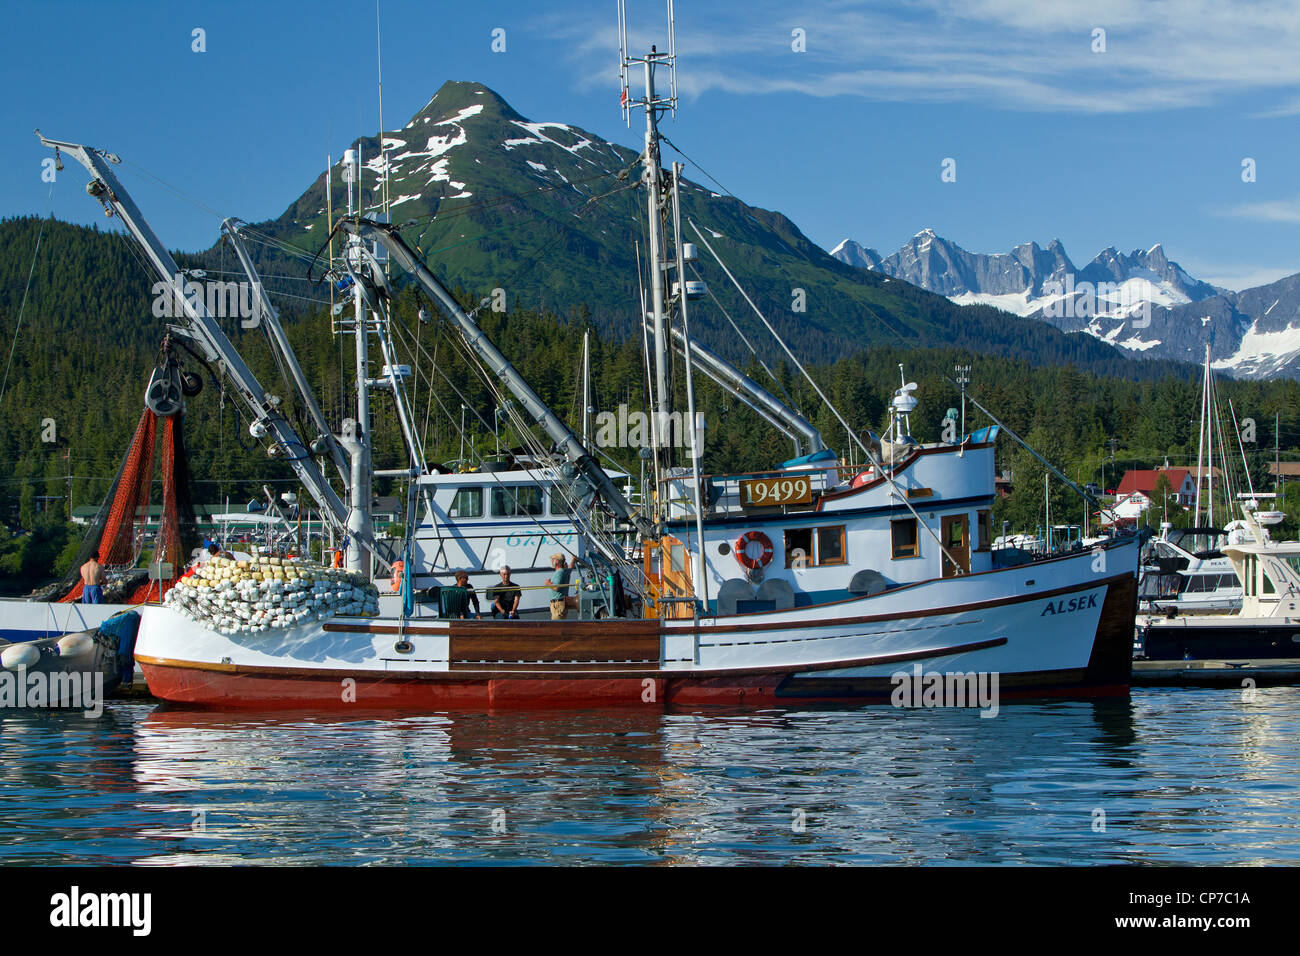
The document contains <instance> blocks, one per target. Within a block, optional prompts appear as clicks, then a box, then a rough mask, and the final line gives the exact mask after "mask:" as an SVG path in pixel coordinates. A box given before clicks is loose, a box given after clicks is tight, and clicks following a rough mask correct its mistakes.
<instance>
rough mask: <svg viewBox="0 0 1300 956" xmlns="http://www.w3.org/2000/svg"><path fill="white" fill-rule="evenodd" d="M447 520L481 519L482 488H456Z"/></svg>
mask: <svg viewBox="0 0 1300 956" xmlns="http://www.w3.org/2000/svg"><path fill="white" fill-rule="evenodd" d="M447 517H449V518H481V517H483V489H482V488H457V489H456V497H455V498H453V499H452V500H451V508H450V509H449V510H448V512H447Z"/></svg>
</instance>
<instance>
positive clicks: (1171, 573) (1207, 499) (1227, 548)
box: [1134, 345, 1300, 660]
mask: <svg viewBox="0 0 1300 956" xmlns="http://www.w3.org/2000/svg"><path fill="white" fill-rule="evenodd" d="M1229 411H1230V412H1231V413H1232V423H1231V424H1232V426H1233V429H1234V432H1236V413H1235V411H1233V410H1232V408H1231V403H1229ZM1236 434H1237V440H1238V449H1239V450H1240V451H1241V459H1242V466H1243V472H1244V474H1245V479H1246V485H1247V490H1246V491H1244V492H1237V493H1234V490H1233V489H1234V484H1233V481H1232V476H1231V471H1230V469H1229V468H1228V467H1227V464H1228V450H1227V447H1226V443H1225V442H1224V436H1223V422H1222V418H1221V415H1220V411H1219V405H1218V397H1217V394H1216V389H1215V383H1214V374H1213V369H1212V366H1211V364H1210V347H1209V346H1208V345H1207V346H1206V348H1205V365H1204V383H1203V388H1202V394H1201V426H1200V435H1199V438H1198V446H1199V447H1198V450H1197V464H1196V474H1197V489H1196V501H1195V505H1194V509H1195V510H1194V513H1193V524H1194V525H1196V527H1192V528H1187V529H1182V530H1174V529H1169V530H1167V531H1166V533H1165V535H1164V536H1163V537H1162V538H1157V539H1153V540H1152V541H1151V543H1150V545H1149V547H1151V548H1152V549H1153V551H1152V555H1153V560H1154V561H1155V562H1156V566H1155V567H1153V568H1151V569H1150V570H1149V571H1148V572H1147V574H1146V575H1145V576H1144V579H1143V581H1142V592H1143V601H1142V607H1141V613H1140V614H1139V615H1138V618H1137V631H1136V638H1135V641H1134V652H1135V654H1136V655H1137V656H1139V657H1142V658H1145V659H1147V660H1220V659H1229V660H1256V659H1275V660H1276V659H1285V658H1295V657H1300V608H1298V606H1300V542H1296V541H1274V540H1273V539H1272V538H1271V536H1270V535H1269V532H1268V528H1269V526H1272V525H1276V524H1278V523H1279V522H1280V521H1281V520H1282V519H1283V518H1284V517H1285V514H1283V513H1282V512H1278V511H1273V510H1266V509H1262V508H1261V507H1260V502H1261V500H1264V501H1267V500H1268V499H1271V498H1273V497H1275V496H1274V495H1273V494H1268V493H1263V492H1257V491H1255V488H1254V486H1253V484H1252V482H1251V479H1250V469H1249V468H1248V467H1246V458H1245V451H1244V448H1243V446H1242V445H1241V439H1240V433H1236ZM1216 445H1217V446H1218V448H1219V461H1220V462H1221V463H1223V465H1224V466H1225V467H1224V470H1223V480H1222V482H1221V483H1220V485H1221V489H1220V490H1221V491H1222V492H1224V496H1225V500H1226V502H1227V503H1228V504H1227V507H1228V508H1232V507H1234V506H1235V507H1236V508H1237V509H1238V510H1239V511H1240V512H1241V517H1240V518H1236V519H1233V520H1231V521H1228V522H1226V523H1225V525H1224V527H1223V528H1222V529H1217V528H1215V527H1214V524H1215V511H1214V509H1215V497H1214V493H1215V484H1214V476H1215V470H1214V449H1215V446H1216ZM1203 478H1204V480H1202V479H1203ZM1203 490H1204V491H1205V495H1204V509H1203V508H1202V491H1203ZM1219 514H1220V515H1221V516H1223V517H1227V516H1228V514H1230V512H1226V513H1225V511H1224V510H1223V509H1222V508H1221V509H1220V511H1219ZM1202 515H1204V518H1205V522H1206V526H1204V527H1202V526H1201V518H1202ZM1211 582H1213V586H1211ZM1162 589H1163V590H1164V592H1165V593H1164V594H1163V595H1162V594H1161V590H1162ZM1148 595H1149V597H1148Z"/></svg>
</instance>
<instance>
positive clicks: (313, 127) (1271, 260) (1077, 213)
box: [0, 0, 1300, 288]
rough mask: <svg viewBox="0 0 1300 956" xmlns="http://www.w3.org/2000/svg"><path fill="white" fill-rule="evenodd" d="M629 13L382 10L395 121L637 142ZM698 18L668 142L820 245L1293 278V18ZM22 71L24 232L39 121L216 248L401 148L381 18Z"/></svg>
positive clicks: (788, 10) (12, 9) (1069, 0)
mask: <svg viewBox="0 0 1300 956" xmlns="http://www.w3.org/2000/svg"><path fill="white" fill-rule="evenodd" d="M630 8H631V9H630V10H629V26H630V32H631V35H632V46H633V47H634V48H640V47H643V46H645V45H647V44H648V43H650V42H659V43H661V44H662V43H663V42H664V40H665V34H666V31H665V29H664V6H663V4H662V3H660V2H657V0H646V2H636V0H631V2H630ZM615 10H616V5H615V3H614V0H600V2H569V0H559V2H555V3H546V4H538V3H505V2H502V3H494V2H489V0H484V2H478V3H472V4H464V3H456V4H453V3H446V2H406V0H381V2H380V19H381V24H382V27H383V32H382V54H383V79H384V120H385V123H384V125H385V126H386V127H388V128H389V129H393V128H400V127H401V126H402V125H404V124H405V122H406V121H407V120H408V119H409V117H410V116H411V115H412V114H413V113H415V112H416V111H417V110H419V109H420V107H421V106H423V105H424V103H425V102H426V101H427V100H428V98H429V97H430V96H431V95H432V94H433V93H434V92H435V91H436V90H437V88H438V87H439V86H440V85H441V84H442V83H443V82H444V81H445V80H449V79H456V80H476V81H479V82H482V83H485V84H487V85H488V86H490V87H492V88H493V89H495V90H496V91H497V92H498V93H500V94H501V95H502V96H503V97H504V98H505V99H506V100H507V101H508V102H509V103H511V105H513V106H514V107H515V109H517V110H518V111H519V112H520V113H522V114H524V115H525V116H527V117H529V118H531V119H534V120H554V121H561V122H567V123H572V124H574V125H577V126H581V127H583V128H584V129H587V130H589V131H591V132H594V133H597V134H599V135H601V136H604V137H606V138H609V139H613V140H615V141H617V142H620V143H623V144H625V145H628V146H633V147H638V146H639V140H640V135H639V133H638V132H637V131H636V130H628V129H627V128H626V126H624V125H623V122H622V117H621V114H620V112H619V110H618V105H617V103H618V85H617V65H616V63H617V53H616V41H615V36H616V29H615V24H616V17H615ZM677 24H678V29H677V41H678V53H679V85H680V92H681V98H682V108H681V110H680V111H679V113H678V116H677V119H676V120H675V121H670V122H669V124H668V125H667V127H666V130H665V131H666V132H667V134H668V135H669V137H670V138H672V139H673V140H674V141H675V142H677V143H678V144H679V145H680V146H681V147H682V148H683V149H684V150H685V151H686V152H687V153H689V154H690V155H691V156H692V158H694V159H695V160H696V161H698V162H700V163H702V164H703V165H704V167H705V168H706V169H707V170H708V172H710V173H712V174H713V175H714V176H716V177H717V178H718V179H719V180H720V181H721V182H722V183H723V184H724V185H725V186H726V187H727V188H728V189H730V190H731V191H733V192H734V193H736V194H737V195H738V196H740V197H741V198H742V199H744V200H746V201H747V202H750V203H752V204H755V205H759V206H764V207H767V208H773V209H778V210H780V211H781V212H783V213H785V214H786V215H788V216H789V217H790V218H791V219H793V220H794V221H795V222H796V223H797V224H798V225H799V226H800V228H801V229H803V231H804V232H805V233H806V234H807V235H808V236H809V237H810V238H811V239H813V241H815V242H817V243H819V244H821V245H823V246H824V247H826V248H827V249H830V248H831V247H833V246H834V245H835V243H837V242H838V241H839V240H840V239H842V238H845V237H852V238H854V239H857V240H858V241H860V242H862V243H863V244H865V245H869V246H872V247H874V248H876V249H878V250H880V251H882V252H884V253H889V252H892V251H894V250H895V249H897V248H898V246H899V245H901V244H902V243H903V242H904V241H905V240H907V239H908V238H909V237H910V236H912V235H913V234H915V233H916V232H918V231H920V230H921V229H923V228H926V227H930V228H933V229H935V230H936V231H937V232H938V233H939V234H940V235H943V236H946V237H947V238H950V239H952V240H954V241H956V242H957V243H959V244H960V245H962V246H964V247H965V248H967V249H971V250H973V251H979V252H1001V251H1005V250H1007V249H1009V248H1010V247H1011V246H1012V245H1014V244H1016V243H1018V242H1022V241H1026V240H1030V239H1033V240H1037V241H1038V242H1039V243H1040V244H1046V242H1047V241H1049V240H1050V239H1052V238H1053V237H1059V238H1060V239H1061V240H1062V241H1063V242H1064V243H1065V247H1066V249H1067V251H1068V252H1069V253H1070V255H1071V257H1072V258H1073V259H1074V260H1075V262H1076V263H1077V264H1079V265H1082V264H1083V263H1085V262H1087V261H1088V260H1089V259H1091V258H1092V257H1093V256H1094V255H1095V254H1096V253H1097V252H1098V251H1100V250H1101V249H1102V248H1103V247H1105V246H1108V245H1114V246H1116V247H1117V248H1119V249H1121V250H1123V251H1129V250H1132V249H1136V248H1144V249H1145V248H1147V247H1149V246H1151V245H1153V244H1154V243H1156V242H1161V243H1163V244H1164V246H1165V249H1166V251H1167V253H1168V254H1169V255H1170V257H1172V258H1174V259H1176V260H1177V261H1179V262H1180V263H1182V265H1183V266H1184V267H1185V268H1187V269H1188V270H1189V271H1190V272H1191V273H1192V274H1193V275H1195V276H1197V277H1198V278H1203V279H1206V280H1208V281H1211V282H1215V283H1217V284H1220V285H1226V286H1228V287H1230V288H1244V287H1247V286H1249V285H1253V284H1258V283H1259V282H1262V281H1267V280H1270V279H1273V278H1277V277H1279V276H1282V275H1286V274H1290V273H1293V272H1297V271H1300V0H1291V2H1268V3H1255V2H1249V3H1248V2H1206V0H1180V2H1170V0H1144V2H1142V3H1132V2H1128V0H1125V2H1117V0H1087V2H1076V0H1060V2H1055V3H1053V2H1037V3H1027V2H1024V0H966V2H957V0H917V2H911V3H899V2H890V3H884V2H868V3H851V2H832V0H824V2H811V3H777V2H769V0H746V2H733V0H726V2H708V3H704V2H691V0H677ZM195 28H202V29H203V30H204V31H206V46H207V50H206V52H203V53H195V52H193V51H192V49H191V46H192V33H191V31H192V30H193V29H195ZM496 28H501V29H504V30H505V31H506V32H505V40H506V49H505V52H503V53H498V52H493V51H492V49H491V45H492V31H493V30H494V29H496ZM795 30H802V31H803V35H804V37H805V44H806V49H805V50H804V52H795V50H794V49H792V46H793V45H794V33H793V31H795ZM1097 30H1104V31H1105V37H1104V39H1105V50H1104V52H1100V51H1097V50H1095V49H1094V47H1096V46H1098V45H1099V44H1098V35H1097V34H1096V32H1095V31H1097ZM0 54H2V55H0V64H2V65H0V77H3V80H4V82H5V85H4V88H5V90H6V91H7V93H8V95H7V96H6V97H5V98H4V99H3V101H0V120H2V121H0V131H2V135H3V138H4V140H3V144H2V145H3V150H4V155H5V157H6V160H5V175H4V176H2V177H0V214H2V215H5V216H10V215H17V214H24V213H38V214H43V213H45V212H46V211H47V210H49V209H50V205H51V204H50V201H49V199H48V193H49V186H48V184H45V183H43V182H42V181H41V178H40V172H41V169H40V162H41V160H42V159H43V158H44V157H45V156H46V155H47V154H46V152H45V151H44V150H43V149H42V148H41V147H40V146H39V144H38V143H37V141H36V139H35V137H34V136H33V135H32V132H31V130H32V128H33V127H36V126H39V127H40V128H41V129H42V131H43V132H45V133H46V134H47V135H49V136H51V137H54V138H57V139H67V140H76V141H81V142H86V143H90V144H93V145H97V146H102V147H104V148H107V149H110V150H112V151H114V152H116V153H118V154H120V155H121V156H122V157H123V158H124V159H125V160H127V161H129V163H130V164H132V165H129V166H127V167H125V168H123V169H122V170H121V172H122V178H123V180H124V182H126V184H127V185H128V187H129V188H131V190H132V192H133V194H134V195H135V197H136V199H137V201H138V202H139V203H140V205H141V207H142V208H143V209H144V211H145V213H146V215H148V216H149V217H150V219H151V221H152V222H153V224H154V226H155V228H156V229H157V231H158V232H159V234H160V235H161V236H162V237H163V239H164V241H165V242H167V244H168V245H170V246H172V247H174V248H180V249H196V248H201V247H206V246H208V245H210V244H211V243H212V242H213V241H214V240H215V238H216V235H217V227H218V222H219V220H218V217H217V215H216V213H220V214H222V215H237V216H239V217H241V218H243V219H246V220H249V221H257V220H261V219H267V218H272V217H274V216H277V215H279V214H280V213H281V212H282V211H283V210H284V208H285V207H286V206H287V205H288V204H289V203H290V202H291V201H292V200H293V199H295V198H296V197H297V195H298V194H299V193H300V192H301V191H302V190H303V189H305V188H306V187H307V186H308V185H309V184H310V182H311V181H312V179H313V178H314V177H315V176H316V175H317V174H318V173H319V172H320V169H321V168H322V167H323V165H324V163H325V157H326V155H327V154H328V153H332V154H333V155H334V157H335V158H336V159H337V158H338V156H339V154H340V153H341V151H342V150H343V149H344V148H345V147H346V145H347V144H348V142H349V140H350V139H351V138H353V137H354V136H355V135H357V134H359V133H367V134H369V133H373V132H375V131H376V130H377V128H378V105H377V94H376V44H375V9H374V5H373V2H368V0H355V2H352V3H346V4H345V3H335V2H316V3H307V2H298V0H262V2H256V3H254V2H243V0H232V2H196V0H177V2H169V3H166V4H159V3H156V2H135V0H111V2H101V3H70V2H61V0H46V2H42V3H36V4H21V5H18V4H11V5H10V6H9V7H8V8H7V10H6V30H5V31H4V33H3V36H0ZM949 157H951V158H953V159H955V160H956V170H957V179H956V182H951V183H945V182H942V181H941V179H940V171H941V164H942V162H943V160H944V159H945V158H949ZM1247 158H1249V159H1253V160H1254V162H1255V169H1256V180H1255V181H1254V182H1243V181H1242V162H1243V160H1245V159H1247ZM687 175H688V176H691V177H692V178H695V179H697V180H698V179H701V174H700V172H699V171H698V170H695V169H689V168H688V173H687ZM150 176H154V177H158V178H159V179H161V180H163V181H165V182H166V183H167V184H168V185H169V186H170V187H171V189H168V188H164V187H163V186H160V185H158V184H157V183H156V182H155V181H153V180H152V179H150V178H149V177H150ZM84 182H85V180H84V176H83V174H82V171H81V169H80V167H78V166H76V165H75V164H73V165H70V166H69V167H68V168H67V169H66V170H65V171H64V173H63V174H62V175H61V177H60V179H59V181H58V183H56V185H55V188H54V197H53V202H52V205H53V210H54V212H55V214H56V215H58V216H59V217H60V218H64V219H71V220H74V221H78V222H96V221H98V222H101V223H103V222H104V218H103V215H102V213H100V211H99V210H98V207H97V206H96V205H95V204H94V203H93V202H92V201H91V200H90V199H89V198H88V197H87V196H86V195H85V194H84V192H83V191H82V187H83V186H84ZM173 190H174V191H173ZM214 211H215V212H214Z"/></svg>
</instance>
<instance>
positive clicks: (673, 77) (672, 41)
mask: <svg viewBox="0 0 1300 956" xmlns="http://www.w3.org/2000/svg"><path fill="white" fill-rule="evenodd" d="M675 19H676V18H675V17H674V16H673V0H668V95H669V98H670V99H671V100H672V111H673V119H677V29H676V27H675V25H674V21H675Z"/></svg>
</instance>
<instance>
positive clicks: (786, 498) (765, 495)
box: [740, 478, 812, 508]
mask: <svg viewBox="0 0 1300 956" xmlns="http://www.w3.org/2000/svg"><path fill="white" fill-rule="evenodd" d="M811 503H812V482H811V481H809V480H808V479H807V478H751V479H749V480H747V481H742V482H741V483H740V506H741V507H742V508H780V507H782V506H784V505H806V504H811Z"/></svg>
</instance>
